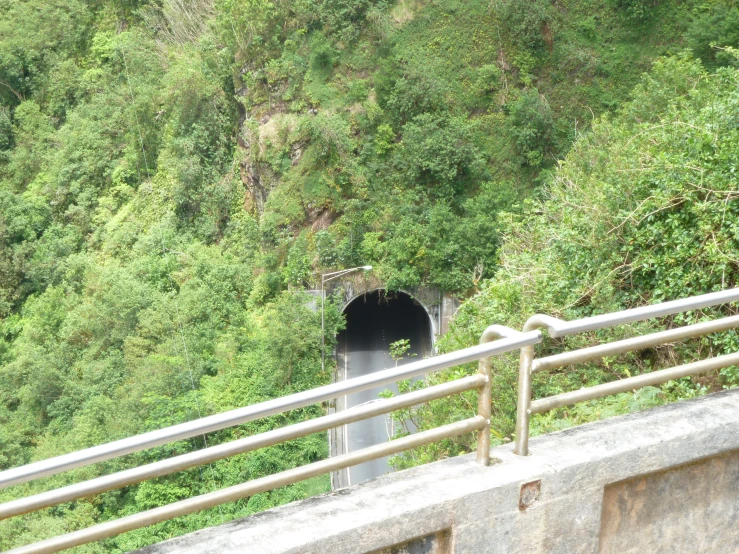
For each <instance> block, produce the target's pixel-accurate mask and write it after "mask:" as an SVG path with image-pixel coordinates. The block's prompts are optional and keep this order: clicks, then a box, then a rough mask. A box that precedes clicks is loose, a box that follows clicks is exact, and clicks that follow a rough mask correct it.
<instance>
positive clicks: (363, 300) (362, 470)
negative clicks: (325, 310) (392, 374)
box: [337, 290, 433, 485]
mask: <svg viewBox="0 0 739 554" xmlns="http://www.w3.org/2000/svg"><path fill="white" fill-rule="evenodd" d="M344 314H345V316H346V328H345V329H344V330H343V331H341V333H340V334H339V335H338V337H337V339H338V344H337V364H338V365H337V371H338V373H339V376H338V377H339V379H341V380H344V379H352V378H354V377H359V376H362V375H367V374H368V373H374V372H376V371H381V370H383V369H387V368H389V367H394V366H395V365H396V361H395V360H393V359H392V358H391V356H390V345H391V344H392V343H394V342H397V341H399V340H402V339H407V340H408V341H409V343H410V349H409V350H408V352H407V353H406V354H405V355H404V356H403V358H402V359H401V360H399V361H398V362H397V363H398V365H402V364H405V363H409V362H413V361H416V360H420V359H423V358H425V357H428V356H431V355H432V350H433V334H432V328H431V319H430V318H429V314H428V313H427V312H426V310H425V309H424V307H423V306H422V305H421V304H420V303H419V302H418V301H416V300H414V299H413V298H412V297H411V296H410V295H408V294H406V293H404V292H387V291H385V290H375V291H372V292H369V293H366V294H362V295H360V296H358V297H357V298H355V299H353V300H352V301H351V302H349V303H348V304H347V305H346V307H345V308H344ZM385 390H391V391H393V392H395V393H397V387H395V386H394V385H383V386H380V387H377V388H374V389H370V390H367V391H362V392H358V393H355V394H351V395H348V396H347V397H346V398H345V399H344V400H345V401H344V406H345V407H347V408H351V407H353V406H358V405H360V404H364V403H366V402H370V401H372V400H374V399H376V398H379V395H380V393H381V392H383V391H385ZM392 432H393V429H392V421H391V419H390V417H389V416H378V417H375V418H372V419H369V420H366V421H359V422H356V423H352V424H350V425H345V426H344V428H343V433H344V436H343V440H342V443H343V445H344V446H343V451H344V452H353V451H355V450H360V449H362V448H366V447H367V446H372V445H374V444H379V443H382V442H386V441H387V440H388V438H389V437H390V436H391V435H392ZM389 471H391V467H390V466H389V464H388V461H387V458H382V459H379V460H373V461H370V462H365V463H363V464H360V465H358V466H354V467H352V468H349V470H348V473H347V475H346V477H347V480H348V481H347V482H346V485H355V484H357V483H360V482H362V481H366V480H368V479H372V478H374V477H379V476H380V475H384V474H385V473H388V472H389Z"/></svg>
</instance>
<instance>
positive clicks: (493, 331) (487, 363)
mask: <svg viewBox="0 0 739 554" xmlns="http://www.w3.org/2000/svg"><path fill="white" fill-rule="evenodd" d="M520 335H521V333H520V332H519V331H516V330H515V329H511V328H510V327H505V326H503V325H490V326H489V327H487V328H486V329H485V330H484V331H483V332H482V335H481V336H480V344H485V343H488V342H491V341H494V340H496V339H500V338H505V337H517V336H520ZM477 371H478V373H479V374H480V375H482V376H483V377H485V385H484V386H483V387H482V388H481V389H480V392H479V394H478V397H477V415H479V416H481V417H484V418H485V420H486V421H487V422H488V423H487V426H486V427H485V428H484V429H480V430H479V431H478V433H477V462H478V463H479V464H482V465H484V466H488V465H490V417H491V416H492V402H493V398H492V396H493V395H492V382H493V359H492V357H491V356H488V357H486V358H482V359H481V360H480V362H479V364H478V367H477Z"/></svg>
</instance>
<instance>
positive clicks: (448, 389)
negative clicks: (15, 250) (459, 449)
mask: <svg viewBox="0 0 739 554" xmlns="http://www.w3.org/2000/svg"><path fill="white" fill-rule="evenodd" d="M737 300H739V289H731V290H727V291H722V292H718V293H712V294H706V295H702V296H696V297H692V298H688V299H683V300H677V301H673V302H665V303H662V304H656V305H653V306H645V307H642V308H636V309H632V310H625V311H621V312H616V313H611V314H606V315H601V316H595V317H590V318H584V319H579V320H575V321H569V322H567V321H563V320H561V319H557V318H553V317H550V316H545V315H535V316H533V317H531V318H530V319H529V320H528V321H527V322H526V325H525V326H524V330H523V331H522V332H519V331H516V330H514V329H511V328H508V327H505V326H502V325H491V326H490V327H488V328H487V329H486V330H485V331H484V332H483V334H482V337H481V339H480V344H479V345H477V346H473V347H471V348H465V349H462V350H458V351H455V352H451V353H449V354H443V355H441V356H436V357H433V358H429V359H426V360H421V361H418V362H413V363H410V364H406V365H403V366H400V367H396V368H391V369H386V370H384V371H379V372H376V373H372V374H370V375H365V376H362V377H358V378H355V379H350V380H347V381H343V382H339V383H334V384H331V385H326V386H323V387H319V388H316V389H312V390H309V391H305V392H301V393H297V394H292V395H289V396H285V397H282V398H277V399H274V400H269V401H267V402H262V403H259V404H255V405H252V406H247V407H245V408H240V409H237V410H232V411H229V412H224V413H221V414H216V415H213V416H209V417H205V418H201V419H198V420H195V421H190V422H187V423H182V424H180V425H175V426H172V427H167V428H165V429H159V430H157V431H152V432H149V433H144V434H142V435H138V436H135V437H129V438H127V439H123V440H119V441H115V442H111V443H108V444H104V445H100V446H96V447H93V448H88V449H86V450H81V451H78V452H73V453H71V454H66V455H63V456H58V457H56V458H51V459H49V460H44V461H40V462H36V463H32V464H28V465H26V466H22V467H19V468H14V469H9V470H6V471H3V472H0V488H5V487H9V486H13V485H18V484H21V483H25V482H27V481H30V480H33V479H38V478H40V477H44V476H49V475H55V474H58V473H61V472H63V471H67V470H70V469H73V468H78V467H83V466H87V465H90V464H93V463H97V462H101V461H104V460H109V459H112V458H116V457H119V456H123V455H126V454H130V453H132V452H138V451H141V450H145V449H148V448H152V447H155V446H158V445H162V444H167V443H171V442H175V441H179V440H182V439H186V438H189V437H193V436H197V435H201V434H204V433H209V432H213V431H216V430H219V429H225V428H227V427H231V426H234V425H239V424H241V423H245V422H248V421H252V420H255V419H259V418H263V417H267V416H270V415H274V414H278V413H282V412H286V411H289V410H294V409H297V408H301V407H304V406H308V405H311V404H316V403H318V402H323V401H326V400H332V399H334V398H336V397H338V396H341V395H346V394H350V393H354V392H359V391H362V390H366V389H370V388H374V387H376V386H379V385H383V384H389V383H393V382H396V381H399V380H402V379H410V378H413V377H419V376H421V375H425V374H428V373H431V372H434V371H439V370H442V369H447V368H450V367H454V366H458V365H461V364H464V363H467V362H471V361H479V366H478V374H477V375H473V376H469V377H464V378H461V379H457V380H455V381H452V382H449V383H443V384H440V385H436V386H432V387H428V388H425V389H422V390H417V391H413V392H410V393H407V394H403V395H400V396H396V397H394V398H389V399H383V400H380V401H378V402H372V403H367V404H363V405H361V406H356V407H353V408H350V409H347V410H344V411H341V412H338V413H334V414H330V415H327V416H323V417H318V418H315V419H313V420H309V421H305V422H301V423H297V424H294V425H290V426H287V427H283V428H279V429H275V430H272V431H268V432H265V433H260V434H257V435H253V436H250V437H246V438H243V439H239V440H236V441H232V442H229V443H225V444H220V445H217V446H212V447H210V448H205V449H202V450H198V451H195V452H190V453H188V454H183V455H181V456H176V457H173V458H168V459H165V460H161V461H159V462H155V463H151V464H147V465H144V466H139V467H135V468H132V469H129V470H125V471H121V472H118V473H114V474H111V475H105V476H102V477H98V478H96V479H91V480H89V481H84V482H82V483H77V484H74V485H69V486H66V487H63V488H60V489H56V490H52V491H48V492H44V493H40V494H36V495H33V496H29V497H26V498H21V499H18V500H13V501H10V502H6V503H4V504H2V505H0V519H5V518H9V517H13V516H17V515H21V514H24V513H29V512H33V511H36V510H39V509H42V508H46V507H49V506H54V505H57V504H60V503H63V502H69V501H71V500H75V499H78V498H83V497H86V496H91V495H94V494H99V493H102V492H105V491H109V490H113V489H116V488H120V487H123V486H126V485H131V484H134V483H139V482H141V481H144V480H147V479H152V478H155V477H159V476H162V475H167V474H170V473H173V472H176V471H182V470H184V469H188V468H191V467H195V466H198V465H203V464H206V463H209V462H212V461H215V460H220V459H223V458H227V457H229V456H233V455H236V454H243V453H246V452H250V451H253V450H256V449H259V448H264V447H267V446H271V445H275V444H278V443H281V442H284V441H287V440H291V439H294V438H298V437H302V436H306V435H310V434H312V433H316V432H320V431H325V430H327V429H331V428H334V427H338V426H341V425H346V424H349V423H353V422H355V421H360V420H363V419H367V418H370V417H374V416H376V415H380V414H387V413H390V412H393V411H395V410H399V409H402V408H408V407H410V406H414V405H418V404H422V403H424V402H429V401H431V400H435V399H439V398H445V397H448V396H451V395H454V394H459V393H462V392H465V391H469V390H478V410H477V412H478V413H477V415H476V416H475V417H472V418H469V419H465V420H463V421H459V422H456V423H451V424H448V425H444V426H442V427H438V428H436V429H432V430H429V431H424V432H420V433H416V434H413V435H410V436H408V437H403V438H401V439H397V440H393V441H390V442H387V443H384V444H379V445H375V446H371V447H369V448H364V449H362V450H358V451H356V452H351V453H348V454H343V455H341V456H336V457H333V458H329V459H326V460H322V461H319V462H315V463H312V464H308V465H306V466H302V467H298V468H295V469H291V470H288V471H283V472H281V473H277V474H274V475H269V476H266V477H262V478H259V479H254V480H252V481H248V482H246V483H242V484H240V485H235V486H232V487H228V488H225V489H221V490H218V491H214V492H211V493H208V494H203V495H200V496H196V497H193V498H189V499H186V500H182V501H179V502H175V503H173V504H169V505H166V506H162V507H159V508H155V509H152V510H147V511H144V512H141V513H138V514H134V515H131V516H127V517H123V518H120V519H117V520H114V521H110V522H106V523H102V524H99V525H95V526H93V527H89V528H86V529H81V530H79V531H75V532H73V533H68V534H66V535H61V536H59V537H55V538H52V539H48V540H44V541H41V542H38V543H34V544H31V545H28V546H23V547H20V548H16V549H14V550H12V551H10V554H21V553H23V554H31V553H34V554H40V553H51V552H59V551H60V550H64V549H67V548H72V547H74V546H79V545H82V544H87V543H90V542H94V541H97V540H101V539H104V538H107V537H111V536H114V535H118V534H120V533H124V532H126V531H131V530H134V529H139V528H142V527H146V526H149V525H153V524H155V523H158V522H161V521H166V520H169V519H172V518H175V517H179V516H182V515H186V514H189V513H193V512H197V511H200V510H204V509H206V508H211V507H213V506H217V505H219V504H223V503H226V502H233V501H235V500H238V499H240V498H244V497H247V496H251V495H254V494H257V493H259V492H264V491H268V490H271V489H274V488H277V487H281V486H285V485H289V484H291V483H295V482H298V481H301V480H304V479H308V478H311V477H315V476H318V475H322V474H325V473H329V472H331V471H336V470H339V469H344V468H347V467H350V466H353V465H356V464H359V463H362V462H366V461H369V460H374V459H377V458H382V457H384V456H388V455H390V454H397V453H399V452H403V451H405V450H408V449H411V448H416V447H418V446H422V445H425V444H430V443H433V442H437V441H439V440H442V439H445V438H449V437H454V436H457V435H460V434H464V433H468V432H471V431H477V434H478V436H477V444H478V446H477V457H476V459H477V462H478V463H480V464H482V465H489V463H490V415H491V402H492V400H491V397H492V395H491V372H492V357H493V356H496V355H499V354H503V353H506V352H512V351H515V350H520V351H521V356H520V365H519V390H518V413H517V420H516V442H515V448H514V452H515V453H516V454H519V455H527V454H528V439H529V419H530V417H531V415H532V414H536V413H542V412H545V411H548V410H551V409H553V408H556V407H559V406H565V405H568V404H573V403H576V402H581V401H583V400H589V399H592V398H598V397H601V396H606V395H608V394H614V393H616V392H623V391H627V390H632V389H636V388H640V387H644V386H647V385H652V384H658V383H662V382H665V381H668V380H671V379H677V378H679V377H683V376H686V375H693V374H695V373H699V372H703V371H708V370H710V369H715V368H722V367H728V366H731V365H739V353H736V354H730V355H727V356H719V357H716V358H712V359H708V360H702V361H699V362H694V363H692V364H687V365H683V366H678V367H674V368H670V369H665V370H660V371H655V372H652V373H649V374H644V375H639V376H636V377H630V378H628V379H622V380H619V381H616V382H612V383H605V384H602V385H598V386H595V387H591V388H589V389H581V390H579V391H574V392H568V393H563V394H559V395H556V396H552V397H549V398H543V399H538V400H532V398H531V377H532V375H533V374H534V373H536V372H541V371H545V370H549V369H554V368H559V367H563V366H566V365H570V364H574V363H580V362H584V361H589V360H593V359H598V358H602V357H604V356H610V355H614V354H618V353H623V352H630V351H633V350H638V349H641V348H647V347H651V346H656V345H660V344H665V343H668V342H671V341H676V340H682V339H685V338H690V337H697V336H702V335H706V334H708V333H715V332H719V331H726V330H728V329H733V328H736V327H739V316H732V317H727V318H723V319H719V320H716V321H709V322H706V323H699V324H696V325H690V326H687V327H681V328H678V329H670V330H668V331H663V332H659V333H653V334H650V335H646V336H639V337H634V338H630V339H625V340H621V341H617V342H613V343H608V344H602V345H598V346H593V347H590V348H584V349H580V350H575V351H571V352H564V353H562V354H556V355H553V356H548V357H545V358H540V359H535V358H534V345H536V344H538V343H540V342H541V341H542V333H541V331H540V330H539V329H541V328H546V329H547V331H548V333H549V335H550V336H551V337H564V336H567V335H572V334H576V333H582V332H586V331H592V330H596V329H603V328H608V327H614V326H617V325H622V324H625V323H630V322H634V321H641V320H646V319H653V318H659V317H664V316H666V315H670V314H675V313H680V312H685V311H689V310H694V309H699V308H705V307H708V306H714V305H718V304H724V303H728V302H734V301H737Z"/></svg>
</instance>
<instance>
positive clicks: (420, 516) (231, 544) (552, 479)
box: [141, 390, 739, 554]
mask: <svg viewBox="0 0 739 554" xmlns="http://www.w3.org/2000/svg"><path fill="white" fill-rule="evenodd" d="M492 454H493V456H494V457H495V458H497V459H498V460H499V462H498V463H496V464H494V465H491V466H489V467H481V466H479V465H477V464H476V463H475V462H474V458H473V456H472V455H468V456H461V457H458V458H455V459H450V460H445V461H442V462H437V463H435V464H430V465H427V466H423V467H418V468H414V469H411V470H407V471H402V472H398V473H395V474H391V475H387V476H385V477H382V478H379V479H376V480H374V481H370V482H368V483H366V484H363V485H359V486H356V487H353V488H349V489H344V490H340V491H336V492H334V493H331V494H327V495H324V496H320V497H317V498H312V499H309V500H305V501H302V502H295V503H292V504H289V505H286V506H283V507H280V508H277V509H274V510H270V511H267V512H264V513H261V514H257V515H255V516H252V517H249V518H245V519H242V520H238V521H234V522H231V523H228V524H225V525H221V526H218V527H214V528H211V529H206V530H202V531H199V532H196V533H192V534H190V535H187V536H184V537H179V538H177V539H173V540H170V541H167V542H164V543H161V544H159V545H155V546H152V547H149V548H147V549H144V550H143V551H141V553H142V554H143V553H149V554H154V553H157V554H160V553H161V554H164V553H178V554H191V553H192V554H195V553H198V554H208V553H213V554H215V553H218V554H225V553H237V552H238V553H247V552H248V553H255V554H256V553H259V554H298V553H300V554H311V553H312V554H329V553H330V554H367V553H383V554H384V553H387V554H406V553H407V554H420V553H435V554H447V553H455V554H458V553H469V554H482V553H501V554H502V553H506V554H535V553H540V554H545V553H546V554H556V553H561V554H576V553H591V554H592V553H612V552H618V554H628V553H632V552H633V553H640V554H641V553H644V552H649V553H668V552H669V553H671V554H676V553H686V554H687V553H691V554H693V553H702V552H705V553H711V554H724V553H725V554H730V553H731V554H733V553H737V552H739V390H734V391H727V392H723V393H718V394H713V395H710V396H706V397H702V398H698V399H694V400H690V401H685V402H680V403H677V404H671V405H668V406H663V407H660V408H656V409H653V410H649V411H646V412H642V413H638V414H632V415H628V416H623V417H617V418H612V419H609V420H606V421H602V422H598V423H593V424H589V425H583V426H580V427H576V428H573V429H568V430H566V431H561V432H558V433H552V434H550V435H545V436H542V437H536V438H534V439H532V441H531V455H530V456H527V457H519V456H515V455H514V454H513V453H512V448H511V446H510V445H506V446H502V447H497V448H494V449H493V450H492Z"/></svg>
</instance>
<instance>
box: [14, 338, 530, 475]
mask: <svg viewBox="0 0 739 554" xmlns="http://www.w3.org/2000/svg"><path fill="white" fill-rule="evenodd" d="M538 342H541V333H539V332H538V331H535V332H531V333H522V334H520V335H517V336H512V337H508V338H503V339H500V340H497V341H495V342H490V343H486V344H479V345H477V346H472V347H469V348H464V349H462V350H457V351H455V352H450V353H448V354H442V355H440V356H434V357H433V358H427V359H425V360H419V361H417V362H412V363H409V364H405V365H402V366H400V367H394V368H390V369H385V370H383V371H378V372H375V373H371V374H369V375H364V376H362V377H356V378H354V379H350V380H347V381H341V382H339V383H333V384H330V385H325V386H323V387H318V388H315V389H312V390H308V391H304V392H299V393H296V394H291V395H289V396H284V397H281V398H275V399H274V400H268V401H266V402H261V403H259V404H254V405H251V406H246V407H244V408H239V409H236V410H231V411H229V412H224V413H220V414H215V415H212V416H208V417H204V418H201V419H198V420H194V421H189V422H186V423H181V424H179V425H174V426H172V427H166V428H164V429H159V430H156V431H150V432H148V433H144V434H141V435H137V436H134V437H128V438H125V439H121V440H118V441H114V442H110V443H107V444H103V445H99V446H95V447H92V448H87V449H85V450H80V451H78V452H72V453H70V454H65V455H62V456H57V457H55V458H50V459H48V460H42V461H40V462H35V463H32V464H28V465H25V466H21V467H17V468H13V469H8V470H5V471H2V472H0V488H5V487H9V486H12V485H18V484H21V483H25V482H27V481H31V480H33V479H38V478H40V477H46V476H49V475H56V474H57V473H61V472H62V471H67V470H70V469H74V468H78V467H83V466H87V465H90V464H94V463H97V462H102V461H105V460H110V459H111V458H116V457H118V456H123V455H125V454H131V453H133V452H139V451H141V450H146V449H147V448H153V447H155V446H159V445H162V444H167V443H170V442H175V441H179V440H183V439H187V438H190V437H194V436H197V435H202V434H205V433H211V432H213V431H218V430H220V429H225V428H227V427H232V426H234V425H239V424H241V423H246V422H248V421H252V420H255V419H259V418H262V417H267V416H271V415H274V414H278V413H282V412H285V411H288V410H294V409H297V408H302V407H304V406H309V405H311V404H316V403H318V402H322V401H324V400H330V399H331V398H335V397H337V396H341V395H345V394H351V393H354V392H359V391H363V390H367V389H371V388H374V387H376V386H378V385H384V384H388V383H394V382H396V381H400V380H402V379H411V378H413V377H419V376H421V375H425V374H426V373H430V372H431V371H439V370H441V369H446V368H449V367H453V366H457V365H461V364H464V363H467V362H472V361H476V360H479V359H480V358H482V357H484V356H493V355H496V354H502V353H505V352H511V351H513V350H518V349H519V348H520V347H521V346H524V345H527V344H536V343H538Z"/></svg>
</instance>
